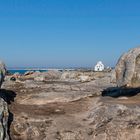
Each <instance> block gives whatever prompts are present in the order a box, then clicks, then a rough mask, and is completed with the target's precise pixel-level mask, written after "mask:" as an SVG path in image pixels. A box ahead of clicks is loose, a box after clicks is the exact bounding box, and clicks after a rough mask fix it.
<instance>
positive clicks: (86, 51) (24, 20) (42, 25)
mask: <svg viewBox="0 0 140 140" xmlns="http://www.w3.org/2000/svg"><path fill="white" fill-rule="evenodd" d="M139 7H140V1H139V0H0V59H2V60H4V61H5V63H6V65H7V66H8V67H15V66H16V67H21V66H23V67H29V66H31V67H75V66H77V67H86V66H87V67H92V66H94V64H95V63H96V61H98V60H101V61H103V62H104V64H105V65H106V66H108V65H109V66H114V65H115V64H116V62H117V60H118V58H119V57H120V55H121V54H122V53H123V52H125V51H127V50H129V49H130V48H133V47H136V46H139V45H140V8H139Z"/></svg>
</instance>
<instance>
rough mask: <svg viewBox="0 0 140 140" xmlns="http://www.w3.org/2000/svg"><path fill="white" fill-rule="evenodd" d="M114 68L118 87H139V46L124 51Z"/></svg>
mask: <svg viewBox="0 0 140 140" xmlns="http://www.w3.org/2000/svg"><path fill="white" fill-rule="evenodd" d="M115 70H116V81H117V85H118V86H119V87H140V47H137V48H134V49H131V50H130V51H128V52H127V53H124V54H123V55H122V56H121V57H120V59H119V61H118V63H117V65H116V68H115Z"/></svg>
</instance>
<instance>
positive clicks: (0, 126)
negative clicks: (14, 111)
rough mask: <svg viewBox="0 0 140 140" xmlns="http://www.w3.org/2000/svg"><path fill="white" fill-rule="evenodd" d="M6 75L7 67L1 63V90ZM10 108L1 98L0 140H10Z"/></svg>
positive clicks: (0, 92)
mask: <svg viewBox="0 0 140 140" xmlns="http://www.w3.org/2000/svg"><path fill="white" fill-rule="evenodd" d="M5 74H6V67H5V64H4V63H3V62H2V61H0V88H1V85H2V83H3V81H4V77H5ZM0 94H3V93H2V91H0ZM8 116H9V113H8V107H7V103H6V102H5V101H4V100H3V99H2V98H0V140H9V136H8V133H7V132H8Z"/></svg>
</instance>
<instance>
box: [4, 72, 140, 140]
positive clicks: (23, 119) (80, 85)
mask: <svg viewBox="0 0 140 140" xmlns="http://www.w3.org/2000/svg"><path fill="white" fill-rule="evenodd" d="M64 73H66V72H64ZM67 73H68V75H69V76H68V77H67V76H66V77H65V76H64V78H62V76H61V74H60V77H59V78H56V79H53V80H46V79H45V81H44V80H43V81H42V80H39V81H38V80H35V79H34V78H35V76H33V75H32V76H33V77H32V78H31V77H30V76H29V77H28V76H25V77H26V78H25V77H24V76H23V77H22V76H21V77H20V80H19V81H15V82H9V80H6V81H5V82H4V85H3V88H6V89H8V90H13V91H14V92H15V93H16V94H17V95H16V98H15V101H14V103H12V104H11V105H9V108H10V111H11V112H12V113H13V114H14V119H13V122H12V124H11V127H10V134H11V138H12V140H19V139H20V140H28V139H29V140H93V139H94V140H116V139H117V140H132V139H134V140H139V138H140V137H139V136H140V119H139V118H140V110H139V108H140V104H139V100H140V95H139V94H138V92H139V90H138V91H137V92H136V93H137V94H136V96H132V97H119V98H111V97H102V96H101V95H102V94H103V90H104V89H107V88H109V87H112V88H113V87H114V89H115V88H116V83H115V80H116V79H115V77H114V75H115V72H108V73H105V72H99V73H98V72H97V73H94V72H74V71H72V72H67ZM38 74H39V73H38ZM38 74H37V77H39V75H38ZM71 74H72V75H71ZM62 75H63V74H62ZM66 75H67V74H66ZM40 76H41V74H40ZM79 76H87V77H90V78H92V79H90V81H87V80H86V82H81V81H79V79H78V78H79ZM7 79H8V78H7ZM50 79H51V78H50ZM112 79H113V80H112ZM112 88H111V89H112ZM124 91H125V90H124ZM117 94H118V93H117Z"/></svg>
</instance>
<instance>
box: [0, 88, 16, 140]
mask: <svg viewBox="0 0 140 140" xmlns="http://www.w3.org/2000/svg"><path fill="white" fill-rule="evenodd" d="M15 97H16V93H15V92H14V91H11V90H5V89H0V98H2V99H4V101H5V102H7V104H9V105H10V104H11V102H14V98H15ZM13 120H14V115H13V113H12V112H10V111H9V118H8V134H9V137H10V126H11V124H12V122H13ZM10 140H11V137H10Z"/></svg>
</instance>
